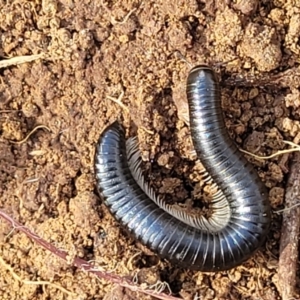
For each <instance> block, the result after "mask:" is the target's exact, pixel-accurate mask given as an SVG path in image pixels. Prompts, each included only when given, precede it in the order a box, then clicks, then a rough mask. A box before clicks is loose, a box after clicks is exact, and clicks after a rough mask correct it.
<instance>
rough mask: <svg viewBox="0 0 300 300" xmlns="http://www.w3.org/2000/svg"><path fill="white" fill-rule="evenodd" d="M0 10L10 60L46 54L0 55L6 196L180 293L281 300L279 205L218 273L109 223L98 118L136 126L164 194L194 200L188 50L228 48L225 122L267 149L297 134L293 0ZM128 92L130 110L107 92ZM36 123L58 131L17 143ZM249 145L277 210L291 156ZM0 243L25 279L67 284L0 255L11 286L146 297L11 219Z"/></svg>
mask: <svg viewBox="0 0 300 300" xmlns="http://www.w3.org/2000/svg"><path fill="white" fill-rule="evenodd" d="M205 2H206V3H205ZM231 2H232V3H231ZM7 3H8V4H7ZM216 3H219V4H216ZM229 3H231V4H229ZM295 3H296V4H295ZM0 12H1V14H0V56H1V57H2V58H3V59H4V58H7V57H15V56H20V55H30V54H37V53H45V55H46V58H45V59H42V60H37V61H34V62H32V63H25V64H21V65H18V66H10V67H7V68H5V69H0V161H1V163H0V207H1V209H3V210H5V211H6V212H7V213H8V214H10V215H11V216H13V217H14V218H15V219H17V220H18V221H20V222H21V223H23V224H26V225H27V226H28V227H30V228H31V229H32V230H34V231H35V232H36V233H38V234H40V235H41V236H42V237H43V238H45V239H47V240H48V241H49V242H52V243H54V244H55V245H56V246H58V247H59V248H62V249H65V250H67V251H69V252H70V253H71V254H72V255H75V254H76V255H78V256H80V257H82V258H84V259H86V260H93V261H96V262H97V265H98V266H99V267H101V268H103V269H105V270H113V271H114V272H115V273H118V274H122V275H131V276H133V275H134V274H138V276H137V277H138V279H139V281H140V282H141V283H143V282H144V283H148V284H149V285H151V284H154V283H155V282H157V280H161V281H166V282H167V283H168V284H169V285H170V288H171V289H172V291H173V293H174V295H176V296H178V297H179V296H180V297H182V298H184V299H251V300H256V299H266V300H268V299H270V300H271V299H272V300H273V299H280V294H279V291H278V274H277V266H278V256H279V241H280V228H281V216H280V215H277V214H274V216H273V222H272V228H271V232H270V234H269V236H268V239H267V242H266V244H265V246H264V247H263V248H262V249H261V250H260V251H259V252H258V253H257V254H256V255H255V256H254V257H253V259H251V260H249V261H247V262H246V263H244V264H243V265H242V266H240V267H237V268H235V269H233V270H230V271H228V272H221V273H211V274H208V273H201V272H195V271H189V270H184V269H179V268H177V267H176V266H173V265H171V264H170V263H169V262H167V261H161V260H159V259H158V258H157V257H156V255H155V254H153V253H149V251H148V252H147V251H146V250H145V249H144V248H143V247H142V246H141V245H139V244H138V243H136V242H135V241H134V240H133V239H132V238H131V237H130V236H129V235H128V234H127V233H126V232H125V231H124V230H123V229H122V228H121V227H120V226H119V224H118V223H117V222H116V221H114V219H113V218H112V217H111V215H110V214H109V212H108V210H107V209H106V208H105V207H104V205H103V204H101V199H99V197H98V195H97V193H96V191H95V179H94V172H93V157H94V152H95V145H96V142H97V139H98V137H99V134H100V133H101V131H102V130H103V129H104V128H105V126H107V125H108V124H109V123H111V122H113V121H114V120H116V119H120V120H122V122H123V124H124V125H125V126H126V127H127V128H128V129H129V130H128V134H129V135H131V136H132V135H135V134H138V137H139V141H140V149H141V151H142V156H143V160H144V161H145V166H144V167H145V170H146V173H147V174H150V173H151V176H150V177H149V178H148V179H149V180H151V181H152V186H153V187H154V188H155V190H156V191H158V192H159V193H161V194H164V195H165V198H166V201H169V202H170V203H183V204H186V205H188V204H189V203H190V201H191V198H193V197H194V196H195V198H197V199H198V198H200V196H201V193H202V191H200V189H199V186H198V181H199V167H198V165H197V164H196V160H195V157H194V156H193V154H192V152H191V151H192V149H193V147H192V144H191V141H190V133H189V128H188V127H187V126H186V125H185V123H184V122H183V119H184V112H185V105H186V96H185V81H186V77H187V74H188V71H189V68H190V67H189V65H188V64H187V63H185V62H184V61H183V60H182V59H180V58H179V57H178V55H176V53H178V51H180V52H181V54H182V55H184V56H185V57H186V59H187V60H188V61H189V62H190V63H191V64H192V65H196V64H198V63H200V62H206V63H210V64H213V65H214V64H218V63H220V62H221V63H222V62H228V61H230V60H233V61H232V62H229V63H228V64H225V65H224V66H223V67H222V72H221V73H220V79H221V80H222V82H223V84H222V97H223V98H222V99H223V108H224V114H225V118H226V124H227V126H228V130H229V132H230V134H231V136H232V138H233V139H234V140H235V141H236V143H237V144H238V145H239V146H240V147H241V148H243V149H245V150H247V151H250V152H252V153H255V154H257V155H264V156H265V155H270V154H272V153H274V152H275V151H276V150H279V149H282V148H283V147H284V145H283V144H282V142H281V141H282V140H283V139H285V140H291V141H294V142H296V143H298V142H299V137H300V132H299V128H300V122H299V120H300V109H299V107H300V100H299V99H300V98H299V89H298V88H299V79H298V76H295V74H299V73H295V72H296V71H297V70H298V69H297V64H298V63H299V59H300V56H299V54H300V45H299V41H298V37H299V32H300V21H299V20H300V19H299V13H300V3H299V1H298V2H297V1H292V0H288V1H282V0H277V1H256V0H251V1H243V0H241V1H213V0H210V1H201V0H200V1H196V0H189V1H184V0H181V1H180V0H173V1H164V0H157V1H143V2H139V1H129V0H128V1H126V0H125V1H105V0H102V1H100V0H99V1H89V0H81V1H78V0H74V1H67V0H60V1H56V0H43V1H25V0H16V1H4V0H0ZM286 70H292V71H291V72H287V73H283V74H284V75H283V78H281V75H280V74H282V72H284V71H286ZM294 71H295V72H294ZM278 74H279V75H278ZM275 78H276V80H275ZM273 79H274V80H273ZM122 91H124V96H123V98H122V103H123V104H124V105H125V106H126V107H127V108H129V111H130V113H128V111H126V109H123V108H121V107H120V106H119V105H118V104H116V103H115V102H113V101H112V100H111V99H109V97H114V98H118V97H119V96H120V94H121V93H122ZM38 125H44V126H47V127H48V128H49V129H50V131H48V130H46V129H39V130H37V131H36V132H34V133H33V134H32V135H30V137H29V138H28V139H27V140H25V141H23V139H24V138H25V137H26V136H27V135H28V134H29V133H30V132H31V131H32V130H33V129H34V128H35V127H36V126H38ZM15 142H20V143H15ZM248 158H249V160H250V161H251V162H252V163H253V164H254V165H255V166H256V168H257V170H258V172H259V174H260V175H261V177H262V178H263V180H264V182H265V184H266V186H267V187H268V188H269V190H270V201H271V205H272V209H273V210H278V209H282V208H283V207H284V192H285V190H284V187H285V182H286V175H287V174H288V172H289V162H290V156H289V155H284V156H277V157H275V158H272V159H269V160H263V161H262V160H257V159H254V158H253V157H250V156H249V157H248ZM193 189H194V191H192V192H191V190H193ZM204 191H205V187H204ZM197 193H198V195H197ZM199 193H200V195H199ZM196 196H197V197H196ZM0 241H1V243H0V256H1V258H2V259H3V260H4V261H5V263H6V264H8V265H9V266H11V268H12V269H13V270H14V272H15V273H16V274H17V275H19V276H20V277H21V278H22V279H24V280H31V281H41V280H43V281H50V282H51V283H53V284H56V285H58V286H61V287H63V288H65V289H66V290H67V291H69V292H70V293H73V294H68V293H67V292H64V291H62V290H60V289H58V288H56V287H55V286H54V285H39V284H37V285H32V284H24V283H22V282H20V281H18V280H17V279H16V278H14V277H13V276H12V273H11V272H9V271H8V270H7V269H6V268H4V266H2V265H0V266H1V267H0V271H1V275H0V298H1V299H104V298H105V299H149V297H146V296H142V295H141V294H137V293H134V292H128V291H126V290H124V289H120V288H117V287H115V286H113V285H112V284H110V283H109V282H106V281H104V280H97V279H96V278H95V277H94V276H92V275H89V274H86V273H84V272H82V271H80V270H79V269H76V268H74V267H72V266H70V265H67V264H66V263H64V262H62V261H61V260H59V259H57V258H56V257H55V256H53V255H52V254H50V253H49V252H47V251H45V250H44V249H42V248H40V247H39V246H37V245H36V244H35V243H33V242H32V241H31V240H29V239H28V238H27V237H26V236H24V234H22V233H18V232H16V231H14V232H12V231H11V227H10V226H9V225H7V224H6V223H5V222H1V227H0ZM298 272H299V264H298ZM298 275H299V274H298ZM298 278H299V276H298ZM297 284H298V288H299V287H300V282H299V280H298V282H297ZM197 295H198V298H196V296H197ZM295 297H297V296H295Z"/></svg>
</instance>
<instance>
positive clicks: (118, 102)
mask: <svg viewBox="0 0 300 300" xmlns="http://www.w3.org/2000/svg"><path fill="white" fill-rule="evenodd" d="M123 97H124V90H123V89H122V91H121V94H120V95H119V97H118V98H115V97H111V96H106V98H107V99H108V100H111V101H113V102H115V103H116V104H118V105H119V106H120V107H121V108H122V109H123V110H125V111H126V112H127V113H128V114H129V115H130V110H129V108H128V107H127V106H126V105H125V104H124V103H123V102H122V99H123ZM140 128H141V129H143V130H144V131H146V132H147V133H149V134H152V135H153V134H154V132H153V131H152V130H149V129H147V128H145V127H144V126H140Z"/></svg>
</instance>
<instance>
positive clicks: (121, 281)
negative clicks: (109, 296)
mask: <svg viewBox="0 0 300 300" xmlns="http://www.w3.org/2000/svg"><path fill="white" fill-rule="evenodd" d="M0 217H1V218H3V219H5V220H6V221H7V222H9V223H10V224H11V225H12V227H13V228H14V229H17V230H19V231H21V232H23V233H25V234H26V235H27V236H28V237H29V238H30V239H32V240H34V241H35V242H36V243H37V244H39V245H41V246H42V247H43V248H45V249H47V250H49V251H50V252H52V253H53V254H54V255H56V256H58V257H60V258H61V259H63V260H64V261H68V253H67V252H66V251H63V250H61V249H58V248H56V247H55V246H54V245H53V244H50V243H48V242H47V241H46V240H44V239H42V238H41V237H39V236H38V235H36V234H35V233H34V232H32V231H31V230H30V229H29V228H28V227H26V226H24V225H22V224H20V223H19V222H17V221H15V220H14V219H13V218H11V217H10V216H9V215H7V214H6V213H5V212H4V211H2V210H0ZM71 264H72V265H73V266H75V267H78V268H80V269H82V270H83V271H86V272H89V273H92V274H94V275H96V276H97V277H98V278H103V279H106V280H108V281H110V282H112V283H116V284H118V285H120V286H123V287H126V288H129V289H131V290H132V291H137V292H141V293H144V294H147V295H150V296H152V297H155V298H157V299H162V300H182V299H181V298H177V297H173V296H171V295H168V294H165V293H162V292H160V291H156V290H151V289H147V288H143V287H141V286H139V285H137V284H135V283H133V282H132V281H130V280H128V279H127V278H124V277H122V276H120V275H117V274H113V273H110V272H109V271H103V270H100V269H98V268H97V267H95V266H94V265H93V264H91V263H90V262H88V261H86V260H83V259H81V258H79V257H75V258H74V260H73V261H72V262H71Z"/></svg>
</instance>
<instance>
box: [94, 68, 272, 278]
mask: <svg viewBox="0 0 300 300" xmlns="http://www.w3.org/2000/svg"><path fill="white" fill-rule="evenodd" d="M186 91H187V99H188V106H189V117H190V130H191V136H192V141H193V144H194V148H195V150H196V153H197V156H198V158H199V159H200V161H201V162H202V163H203V165H204V166H205V168H206V171H207V174H206V175H207V177H206V180H207V181H208V182H210V181H213V182H214V184H215V185H216V186H217V187H218V192H216V193H215V194H214V195H213V198H212V201H211V210H212V214H211V215H210V216H209V217H205V216H202V215H200V216H191V215H189V214H188V213H186V212H185V211H180V210H178V209H175V208H173V207H172V206H170V205H167V204H165V203H164V202H163V201H162V200H161V198H160V197H159V196H157V195H156V193H155V191H154V190H153V188H152V187H151V186H150V185H149V183H148V182H147V181H146V180H145V178H144V176H143V174H142V169H141V158H140V155H139V154H140V153H139V150H138V141H137V139H136V138H129V139H128V140H127V141H126V139H125V131H124V128H123V127H122V125H120V124H119V123H118V122H114V123H113V124H111V125H109V126H108V127H107V128H106V129H105V130H104V131H103V132H102V134H101V135H100V138H99V141H98V143H97V148H96V153H95V174H96V182H97V189H98V191H99V194H100V196H101V198H102V199H103V201H104V203H105V205H106V206H107V207H108V209H109V211H110V212H111V214H112V215H113V216H114V217H115V218H116V219H117V220H118V221H119V222H120V223H121V224H122V225H123V226H124V227H125V228H126V229H127V230H128V231H129V232H130V233H131V234H133V236H134V237H135V238H136V239H137V240H139V241H140V242H141V243H143V244H144V245H146V246H147V247H149V248H150V249H151V250H153V251H154V252H155V253H157V254H158V255H159V256H160V257H162V258H166V259H168V260H169V261H170V262H172V263H174V264H177V265H178V266H180V267H184V268H189V269H194V270H200V271H205V272H215V271H222V270H228V269H231V268H233V267H236V266H238V265H240V264H241V263H243V262H244V261H245V260H247V259H248V258H250V257H251V256H252V255H253V253H254V252H255V251H256V250H257V249H258V248H259V247H260V246H261V245H262V244H263V242H264V241H265V239H266V236H267V234H268V232H269V228H270V222H271V210H270V204H269V201H268V193H267V190H266V187H265V186H264V184H263V183H262V181H261V179H260V178H259V176H258V174H257V172H256V171H255V170H254V168H253V166H252V165H251V164H250V163H249V162H248V161H247V160H246V159H245V157H244V156H243V154H242V153H241V152H240V151H239V150H238V148H237V146H236V145H235V143H234V142H233V140H232V139H231V138H230V136H229V134H228V132H227V129H226V126H225V121H224V116H223V111H222V106H221V93H220V87H219V83H218V80H217V77H216V74H215V72H214V70H213V69H212V68H211V67H209V66H207V65H199V66H196V67H194V68H193V69H192V70H191V71H190V73H189V75H188V78H187V87H186Z"/></svg>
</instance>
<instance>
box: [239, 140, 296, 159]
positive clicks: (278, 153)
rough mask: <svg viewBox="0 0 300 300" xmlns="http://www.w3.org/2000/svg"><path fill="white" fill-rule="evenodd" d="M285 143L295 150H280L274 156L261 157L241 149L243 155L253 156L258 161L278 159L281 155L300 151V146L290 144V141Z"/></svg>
mask: <svg viewBox="0 0 300 300" xmlns="http://www.w3.org/2000/svg"><path fill="white" fill-rule="evenodd" d="M282 142H283V143H285V144H287V145H290V146H292V147H294V148H292V149H284V150H279V151H277V152H276V153H273V154H272V155H269V156H259V155H256V154H253V153H251V152H248V151H246V150H243V149H239V150H240V151H241V152H243V153H246V154H248V155H250V156H253V157H255V158H256V159H262V160H264V159H270V158H273V157H276V156H279V155H282V154H285V153H291V152H297V151H300V146H299V145H297V144H295V143H293V142H290V141H282Z"/></svg>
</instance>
